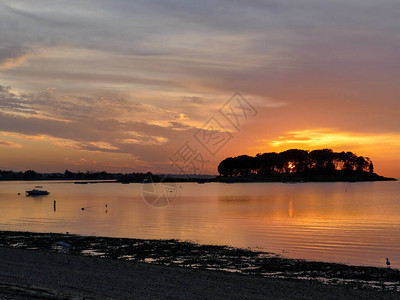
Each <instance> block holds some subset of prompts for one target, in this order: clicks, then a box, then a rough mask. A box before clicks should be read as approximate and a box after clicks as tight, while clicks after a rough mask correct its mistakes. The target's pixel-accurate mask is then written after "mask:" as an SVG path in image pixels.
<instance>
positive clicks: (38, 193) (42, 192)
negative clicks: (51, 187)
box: [26, 186, 50, 196]
mask: <svg viewBox="0 0 400 300" xmlns="http://www.w3.org/2000/svg"><path fill="white" fill-rule="evenodd" d="M42 188H43V187H42V186H35V188H34V189H33V190H30V191H26V193H27V194H28V196H41V195H48V194H50V192H48V191H45V190H42Z"/></svg>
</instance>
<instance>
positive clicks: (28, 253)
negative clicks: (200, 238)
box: [0, 231, 400, 299]
mask: <svg viewBox="0 0 400 300" xmlns="http://www.w3.org/2000/svg"><path fill="white" fill-rule="evenodd" d="M60 241H62V242H63V243H65V245H68V246H67V247H64V246H62V245H60V244H59V243H60ZM399 279H400V271H399V270H396V269H387V268H373V267H358V266H347V265H343V264H332V263H324V262H311V261H304V260H294V259H287V258H283V257H280V256H278V255H274V254H270V253H265V252H256V251H251V250H248V249H239V248H231V247H226V246H212V245H199V244H193V243H188V242H180V241H176V240H140V239H126V238H107V237H93V236H92V237H90V236H79V235H71V234H59V233H32V232H11V231H0V298H5V299H37V298H40V299H43V298H44V299H83V298H85V299H87V298H95V299H110V298H113V299H127V298H133V297H136V298H137V297H140V298H200V299H204V298H212V299H215V298H264V299H265V298H267V299H268V298H269V299H352V298H356V299H365V298H369V299H372V298H373V299H398V298H399V295H400V293H399V291H398V290H399V289H398V287H399Z"/></svg>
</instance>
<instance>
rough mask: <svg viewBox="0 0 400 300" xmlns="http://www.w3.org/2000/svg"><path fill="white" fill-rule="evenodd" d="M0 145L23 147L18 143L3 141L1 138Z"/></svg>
mask: <svg viewBox="0 0 400 300" xmlns="http://www.w3.org/2000/svg"><path fill="white" fill-rule="evenodd" d="M0 147H7V148H22V145H20V144H18V143H13V142H9V141H1V140H0Z"/></svg>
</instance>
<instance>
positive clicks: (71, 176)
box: [0, 170, 157, 182]
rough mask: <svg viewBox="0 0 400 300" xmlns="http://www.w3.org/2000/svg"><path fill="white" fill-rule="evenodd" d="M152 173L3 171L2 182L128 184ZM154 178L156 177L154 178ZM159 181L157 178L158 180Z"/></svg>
mask: <svg viewBox="0 0 400 300" xmlns="http://www.w3.org/2000/svg"><path fill="white" fill-rule="evenodd" d="M149 175H152V174H151V173H129V174H123V173H107V172H105V171H102V172H94V171H86V172H81V171H78V172H71V171H69V170H65V172H64V173H37V172H35V171H33V170H28V171H25V172H14V171H2V170H0V180H118V181H127V182H142V181H143V180H145V179H147V178H149ZM153 177H156V175H155V176H153ZM156 179H157V178H156Z"/></svg>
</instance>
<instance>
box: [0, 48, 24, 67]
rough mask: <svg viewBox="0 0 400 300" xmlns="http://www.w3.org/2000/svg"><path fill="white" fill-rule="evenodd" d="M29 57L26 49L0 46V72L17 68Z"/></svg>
mask: <svg viewBox="0 0 400 300" xmlns="http://www.w3.org/2000/svg"><path fill="white" fill-rule="evenodd" d="M30 55H31V50H30V49H29V48H26V47H17V46H0V71H3V70H9V69H14V68H17V67H19V66H20V65H22V64H23V63H24V61H25V60H26V59H27V58H28V57H29V56H30Z"/></svg>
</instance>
